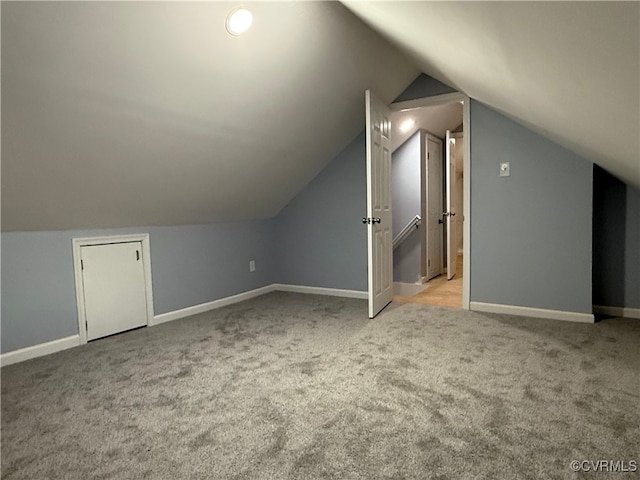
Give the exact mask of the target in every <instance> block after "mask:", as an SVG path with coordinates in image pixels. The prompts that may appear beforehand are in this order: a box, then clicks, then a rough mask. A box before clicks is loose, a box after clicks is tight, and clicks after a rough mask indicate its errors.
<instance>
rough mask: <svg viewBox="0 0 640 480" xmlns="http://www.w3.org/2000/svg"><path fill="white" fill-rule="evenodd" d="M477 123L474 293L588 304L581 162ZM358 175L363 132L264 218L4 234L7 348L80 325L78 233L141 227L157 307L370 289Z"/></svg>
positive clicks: (634, 239) (505, 299)
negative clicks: (289, 289) (504, 174)
mask: <svg viewBox="0 0 640 480" xmlns="http://www.w3.org/2000/svg"><path fill="white" fill-rule="evenodd" d="M432 80H433V79H430V78H429V77H427V76H426V75H421V76H420V77H418V78H417V79H416V80H415V81H414V82H413V83H412V84H411V86H410V87H409V88H407V90H406V91H405V92H404V93H403V94H402V95H401V96H400V97H399V98H398V101H401V100H410V99H413V98H420V97H427V96H432V95H437V94H441V93H448V91H452V89H450V88H448V87H447V89H444V90H446V91H443V87H442V86H441V85H442V84H439V82H437V81H432ZM471 126H472V131H471V149H472V164H471V175H472V184H471V189H472V211H471V215H472V216H471V236H472V239H473V241H472V259H471V260H472V264H471V299H472V300H476V301H484V302H489V303H503V304H507V305H521V306H528V307H539V308H552V309H559V310H568V311H575V312H584V313H588V312H590V311H591V256H592V251H591V219H592V209H591V193H592V192H591V179H592V175H591V166H590V164H589V162H587V161H585V160H583V159H582V158H580V157H578V156H576V155H574V154H572V153H571V152H568V151H567V150H565V149H563V148H561V147H559V146H558V145H556V144H554V143H552V142H550V141H548V140H546V139H545V138H543V137H541V136H539V135H537V134H534V133H533V132H531V131H529V130H527V129H526V128H525V127H523V126H521V125H519V124H517V123H515V122H513V121H511V120H509V119H507V118H506V117H504V116H502V115H500V114H499V113H497V112H495V111H493V110H491V109H490V108H488V107H486V106H484V105H482V104H480V103H478V102H475V101H472V103H471ZM500 160H509V161H511V168H512V176H511V177H510V178H508V179H501V178H500V177H499V176H498V164H499V162H500ZM365 176H366V170H365V135H364V133H361V134H360V135H358V137H357V138H356V139H354V140H353V141H352V142H351V143H350V144H349V145H348V146H347V147H346V148H345V149H344V151H342V152H341V153H340V154H339V155H337V156H336V158H334V159H333V160H332V161H331V162H330V163H329V165H328V166H327V167H326V168H325V169H324V170H323V171H322V172H321V173H320V174H319V175H318V176H317V177H316V178H315V179H314V180H312V181H311V182H310V183H309V185H308V186H307V187H306V188H305V189H304V190H303V191H302V192H300V194H299V195H297V196H296V197H295V198H294V199H293V200H292V201H291V202H290V203H289V205H288V206H287V207H285V208H284V209H283V210H282V211H281V212H280V214H279V215H278V216H277V217H276V218H275V219H272V220H266V221H256V222H239V223H226V224H214V225H198V226H183V227H148V228H132V229H121V230H99V231H72V232H28V233H3V234H2V237H1V241H2V331H1V334H2V341H1V351H2V352H8V351H12V350H15V349H18V348H22V347H26V346H30V345H36V344H39V343H43V342H47V341H49V340H55V339H58V338H64V337H66V336H70V335H74V334H77V331H78V326H77V325H78V321H77V312H76V301H75V290H74V289H75V287H74V277H73V266H72V263H73V262H72V247H71V239H72V238H73V237H86V236H102V235H116V234H126V233H144V232H148V233H149V234H150V240H151V263H152V277H153V288H154V310H155V313H156V314H161V313H165V312H169V311H174V310H178V309H181V308H185V307H188V306H192V305H197V304H200V303H205V302H210V301H212V300H216V299H218V298H223V297H225V296H229V295H233V294H235V293H240V292H242V291H247V290H251V289H254V288H259V287H261V286H265V285H269V284H271V283H274V282H278V283H288V284H297V285H309V286H320V287H330V288H344V289H353V290H360V291H364V290H366V288H367V252H366V250H367V248H366V227H365V226H364V225H363V224H362V223H361V218H362V217H363V216H365V215H366V182H365ZM626 205H627V210H626V217H625V218H626V220H625V242H626V245H628V246H629V248H628V249H627V250H626V253H625V259H626V261H627V262H628V264H629V265H631V267H630V268H626V269H625V280H624V288H625V302H626V305H625V306H630V307H639V306H640V298H639V297H640V290H639V289H638V288H637V287H638V285H639V284H640V280H639V278H638V277H639V275H640V272H639V270H640V269H639V268H637V266H638V265H639V264H640V252H638V249H637V248H636V249H634V248H633V247H632V246H633V245H638V242H639V241H640V238H639V237H640V220H639V218H638V215H637V212H638V211H640V194H639V193H638V191H637V190H634V189H627V192H626ZM250 259H255V260H256V263H257V271H256V272H255V273H252V274H250V273H249V272H248V261H249V260H250ZM634 265H635V267H634Z"/></svg>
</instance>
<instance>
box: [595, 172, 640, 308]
mask: <svg viewBox="0 0 640 480" xmlns="http://www.w3.org/2000/svg"><path fill="white" fill-rule="evenodd" d="M639 212H640V191H639V190H638V189H636V188H633V187H632V186H629V185H626V184H625V183H623V182H621V181H620V180H618V179H617V178H615V177H614V176H613V175H610V174H609V173H608V172H606V171H605V170H603V169H602V168H600V167H598V166H594V169H593V304H594V305H602V306H607V307H629V308H640V213H639Z"/></svg>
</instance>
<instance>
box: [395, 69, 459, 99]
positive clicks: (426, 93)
mask: <svg viewBox="0 0 640 480" xmlns="http://www.w3.org/2000/svg"><path fill="white" fill-rule="evenodd" d="M454 92H456V89H455V88H451V87H450V86H449V85H446V84H444V83H442V82H441V81H439V80H436V79H435V78H433V77H430V76H429V75H427V74H424V73H421V74H420V75H418V76H417V77H416V79H415V80H414V81H413V82H411V84H410V85H409V86H408V87H407V88H405V89H404V91H403V92H402V93H401V94H400V95H399V96H398V98H396V99H395V100H394V103H395V102H404V101H407V100H415V99H416V98H424V97H435V96H436V95H444V94H445V93H454Z"/></svg>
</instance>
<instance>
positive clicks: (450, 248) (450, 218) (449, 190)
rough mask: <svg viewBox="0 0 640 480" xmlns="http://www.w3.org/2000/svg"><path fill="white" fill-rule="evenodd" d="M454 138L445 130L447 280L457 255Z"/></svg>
mask: <svg viewBox="0 0 640 480" xmlns="http://www.w3.org/2000/svg"><path fill="white" fill-rule="evenodd" d="M455 142H456V140H455V138H452V137H451V132H450V131H449V130H447V142H446V143H447V156H446V158H447V161H446V173H445V177H446V179H445V190H446V203H447V211H446V212H443V215H444V218H445V219H446V223H447V279H449V280H451V279H452V278H453V277H454V276H455V274H456V260H457V254H458V243H457V241H456V224H455V215H456V212H455V199H456V192H455V188H456V154H455V151H456V149H455Z"/></svg>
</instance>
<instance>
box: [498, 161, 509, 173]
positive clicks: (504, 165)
mask: <svg viewBox="0 0 640 480" xmlns="http://www.w3.org/2000/svg"><path fill="white" fill-rule="evenodd" d="M500 176H501V177H510V176H511V165H510V164H509V162H501V163H500Z"/></svg>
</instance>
